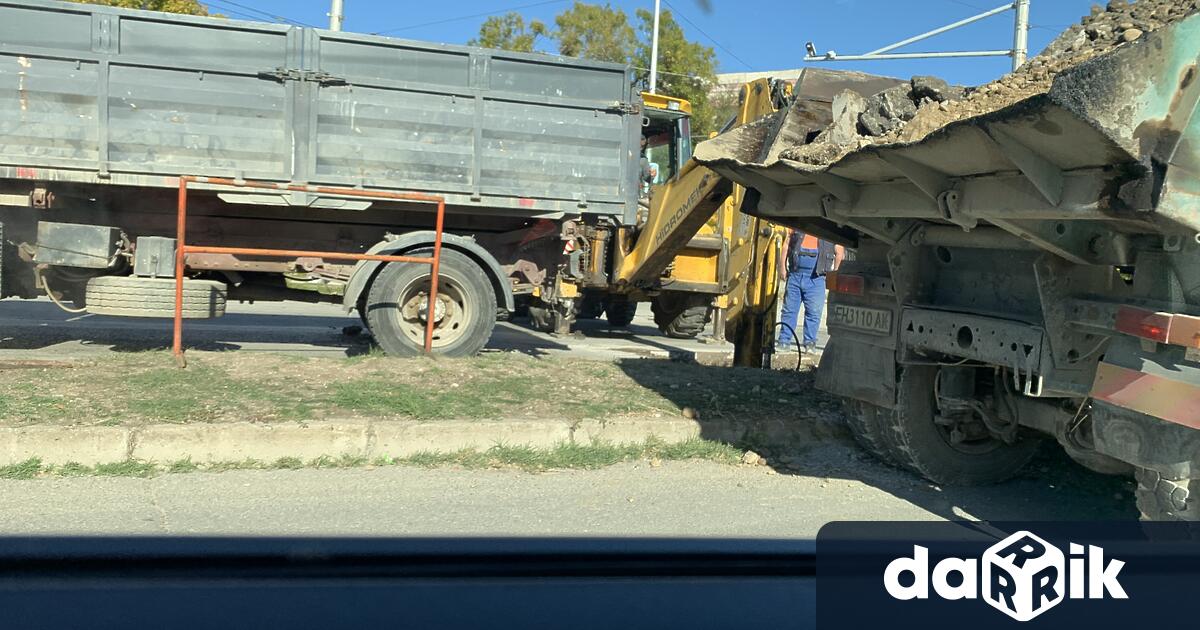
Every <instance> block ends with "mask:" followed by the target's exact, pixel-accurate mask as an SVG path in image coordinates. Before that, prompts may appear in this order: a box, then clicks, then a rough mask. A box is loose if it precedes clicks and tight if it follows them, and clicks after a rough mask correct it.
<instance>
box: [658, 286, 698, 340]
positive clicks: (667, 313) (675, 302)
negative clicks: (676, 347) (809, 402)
mask: <svg viewBox="0 0 1200 630" xmlns="http://www.w3.org/2000/svg"><path fill="white" fill-rule="evenodd" d="M709 301H710V300H709V299H708V297H707V296H704V295H677V294H672V293H662V294H659V295H658V296H657V297H655V298H654V301H653V302H651V303H650V310H651V311H653V312H654V323H655V324H657V325H658V329H659V330H660V331H662V333H663V334H664V335H666V336H668V337H672V338H675V339H694V338H695V337H696V336H697V335H699V334H700V333H702V332H704V328H705V327H706V326H708V322H709V321H711V320H712V305H711V304H709Z"/></svg>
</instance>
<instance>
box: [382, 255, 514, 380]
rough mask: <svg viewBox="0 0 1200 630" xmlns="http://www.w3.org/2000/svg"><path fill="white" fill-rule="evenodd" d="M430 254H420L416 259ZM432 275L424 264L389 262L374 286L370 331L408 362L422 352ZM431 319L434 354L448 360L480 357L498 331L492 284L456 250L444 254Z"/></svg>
mask: <svg viewBox="0 0 1200 630" xmlns="http://www.w3.org/2000/svg"><path fill="white" fill-rule="evenodd" d="M431 253H432V252H430V250H420V251H417V252H413V255H416V256H428V255H431ZM429 271H430V270H429V267H428V266H427V265H423V264H414V263H388V264H387V265H386V266H385V267H384V268H383V270H382V271H380V272H379V275H378V276H376V277H375V280H374V281H373V282H372V283H371V289H370V292H369V293H368V296H367V327H368V328H369V329H370V330H371V334H372V335H373V336H374V337H375V342H376V343H378V344H379V347H381V348H383V350H384V351H385V352H387V353H388V354H391V355H395V356H404V357H407V356H416V355H419V354H421V353H422V352H424V348H425V323H426V321H427V319H426V318H427V316H428V315H429V310H430V309H429V284H430V283H429V280H430V277H431V276H430V272H429ZM433 316H434V329H433V352H434V353H435V354H438V355H441V356H447V357H468V356H472V355H474V354H476V353H478V352H479V351H480V350H482V349H483V346H484V345H485V344H487V342H488V339H490V338H491V336H492V329H493V328H495V326H496V294H495V291H494V290H493V289H492V283H491V282H490V281H489V280H488V277H487V275H486V274H485V273H484V271H483V269H480V268H479V266H478V265H476V264H475V262H474V261H472V260H471V259H470V258H468V257H467V256H465V255H463V254H461V253H459V252H456V251H454V250H452V249H443V250H442V261H441V268H440V272H439V273H438V297H437V304H436V306H435V307H434V308H433Z"/></svg>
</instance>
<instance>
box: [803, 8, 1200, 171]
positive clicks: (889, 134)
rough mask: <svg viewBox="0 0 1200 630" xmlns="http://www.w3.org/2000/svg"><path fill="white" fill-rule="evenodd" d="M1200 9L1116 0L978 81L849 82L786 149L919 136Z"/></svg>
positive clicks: (828, 158) (1012, 98)
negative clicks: (820, 121)
mask: <svg viewBox="0 0 1200 630" xmlns="http://www.w3.org/2000/svg"><path fill="white" fill-rule="evenodd" d="M1197 11H1200V0H1137V1H1136V2H1129V1H1128V0H1110V1H1109V2H1108V3H1107V4H1106V5H1104V6H1101V5H1093V6H1092V9H1091V12H1090V13H1089V14H1088V15H1085V16H1084V17H1083V18H1082V19H1081V20H1080V21H1079V23H1078V24H1074V25H1072V26H1071V27H1070V28H1068V29H1067V30H1065V31H1063V32H1062V33H1061V34H1060V35H1059V36H1058V37H1057V38H1055V39H1054V41H1052V42H1051V43H1050V44H1049V45H1048V46H1047V47H1046V49H1045V50H1043V51H1042V53H1041V54H1039V55H1038V56H1036V57H1034V58H1033V59H1030V60H1029V61H1028V62H1027V63H1025V64H1024V65H1023V66H1021V68H1019V69H1018V70H1016V71H1014V72H1012V73H1009V74H1006V75H1004V76H1003V77H1001V78H999V79H997V80H995V81H992V82H991V83H988V84H985V85H981V86H979V87H975V88H963V87H959V86H952V85H949V84H948V83H946V82H945V81H943V80H941V79H938V78H936V77H928V76H917V77H913V78H912V80H911V81H909V82H908V83H906V84H901V85H898V86H896V87H892V88H889V89H887V90H884V91H882V92H879V93H877V94H874V95H872V96H870V97H867V98H863V97H862V96H860V95H858V94H857V93H854V92H851V91H849V90H847V91H845V92H842V93H841V94H839V95H838V96H837V97H835V98H834V101H833V122H832V124H830V126H829V127H827V128H826V129H825V130H823V131H822V132H821V133H820V134H819V135H817V136H816V137H815V138H814V139H813V141H812V142H810V143H808V144H805V145H802V146H796V147H793V148H791V149H787V150H785V151H783V153H782V155H781V157H783V158H785V159H789V160H794V161H797V162H801V163H804V164H811V165H818V166H820V165H825V164H830V163H832V162H835V161H837V160H838V159H839V158H841V157H842V156H843V155H845V154H847V153H849V152H851V151H854V150H855V149H859V148H862V147H864V146H867V145H871V144H891V143H896V142H916V141H919V140H921V139H922V138H924V137H925V136H926V135H928V134H929V133H930V132H932V131H934V130H935V129H939V128H941V127H944V126H945V125H947V124H949V123H951V122H954V121H957V120H963V119H966V118H972V117H974V116H979V115H981V114H986V113H989V112H993V111H996V110H999V109H1002V108H1004V107H1007V106H1009V105H1012V104H1014V103H1016V102H1019V101H1022V100H1024V99H1026V98H1029V97H1031V96H1034V95H1036V94H1041V93H1044V92H1046V91H1048V90H1049V89H1050V86H1051V83H1052V82H1053V81H1054V77H1055V75H1057V74H1058V73H1060V72H1062V71H1063V70H1065V69H1067V68H1070V67H1072V66H1074V65H1076V64H1079V63H1081V62H1083V61H1086V60H1088V59H1090V58H1092V57H1095V56H1097V55H1101V54H1103V53H1106V52H1108V51H1110V50H1112V49H1114V48H1116V47H1118V46H1122V45H1125V44H1128V43H1131V42H1135V41H1137V40H1138V39H1140V38H1141V37H1142V36H1143V35H1144V34H1146V33H1149V32H1152V31H1154V30H1156V29H1159V28H1162V27H1163V26H1165V25H1167V24H1171V23H1173V22H1177V21H1179V20H1180V19H1182V18H1183V17H1185V16H1187V15H1189V14H1191V13H1195V12H1197Z"/></svg>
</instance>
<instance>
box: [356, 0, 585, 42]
mask: <svg viewBox="0 0 1200 630" xmlns="http://www.w3.org/2000/svg"><path fill="white" fill-rule="evenodd" d="M564 2H567V0H543V1H542V2H533V3H530V4H522V5H518V6H515V7H508V8H507V9H499V10H497V11H488V12H486V13H473V14H471V15H460V16H458V17H452V18H445V19H442V20H434V21H432V22H422V23H420V24H409V25H408V26H398V27H396V28H388V29H384V30H382V31H375V32H374V33H372V35H387V34H388V33H397V32H399V31H408V30H412V29H414V28H424V27H426V26H436V25H438V24H447V23H449V22H458V21H461V20H470V19H474V18H481V17H488V16H492V15H500V14H501V13H508V12H510V11H520V10H521V9H532V8H534V7H542V6H546V5H548V4H562V3H564Z"/></svg>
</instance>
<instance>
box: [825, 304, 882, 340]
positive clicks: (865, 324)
mask: <svg viewBox="0 0 1200 630" xmlns="http://www.w3.org/2000/svg"><path fill="white" fill-rule="evenodd" d="M829 323H830V324H832V325H835V326H845V327H846V328H853V329H855V330H863V331H867V332H873V333H879V334H881V335H887V334H891V332H892V312H891V311H888V310H884V309H881V308H867V307H865V306H849V305H847V304H833V305H832V308H831V310H830V312H829Z"/></svg>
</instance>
